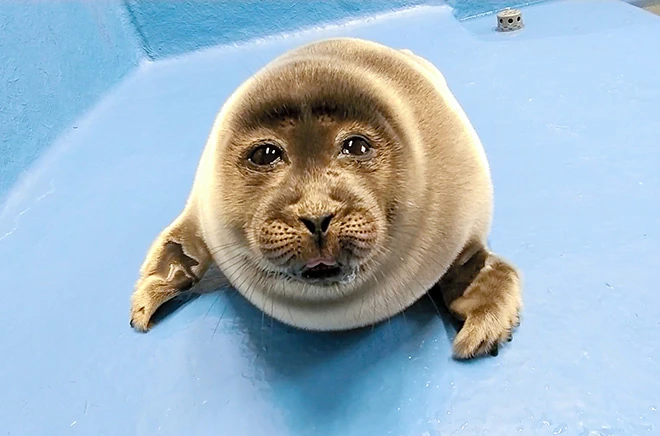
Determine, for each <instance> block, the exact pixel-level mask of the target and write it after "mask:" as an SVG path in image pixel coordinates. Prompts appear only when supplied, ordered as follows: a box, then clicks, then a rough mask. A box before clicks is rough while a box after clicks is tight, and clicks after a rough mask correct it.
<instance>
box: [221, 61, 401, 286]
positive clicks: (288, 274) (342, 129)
mask: <svg viewBox="0 0 660 436" xmlns="http://www.w3.org/2000/svg"><path fill="white" fill-rule="evenodd" d="M347 65H348V66H347ZM360 76H361V73H360V72H359V71H355V69H354V68H353V67H352V64H350V63H347V64H341V63H339V64H338V63H337V62H332V63H331V62H328V61H327V60H326V59H323V58H322V57H319V56H300V57H292V58H286V59H284V60H282V61H280V62H279V63H278V62H276V63H274V64H271V65H270V66H269V67H268V68H267V69H266V70H264V71H262V72H260V73H259V74H257V75H256V77H254V78H253V79H252V80H250V81H248V82H247V83H246V84H245V85H244V86H243V88H241V89H239V91H238V93H237V94H238V95H239V96H240V98H239V97H236V101H235V102H233V104H232V105H231V110H227V111H226V113H225V114H224V116H222V117H221V126H222V131H223V133H222V134H219V135H217V137H218V138H219V141H218V144H216V155H217V157H216V158H215V159H214V161H215V162H214V165H215V166H216V167H215V173H216V174H218V177H217V179H219V180H222V187H221V188H220V189H219V190H218V197H220V198H219V201H218V202H219V203H220V204H221V205H222V206H220V207H221V208H222V213H221V215H222V217H223V219H224V220H225V223H224V224H225V225H224V226H223V230H222V233H223V234H227V233H228V232H227V229H231V230H232V232H230V233H232V234H233V235H234V236H235V237H236V238H238V239H239V240H240V241H241V242H244V243H243V244H241V245H243V246H248V247H249V248H250V250H249V252H248V253H247V256H248V257H249V263H251V264H252V265H253V266H254V267H256V268H258V269H259V270H260V272H261V273H263V275H264V277H265V278H264V280H269V279H272V278H276V279H277V280H280V279H282V278H284V279H286V280H287V282H288V286H287V289H285V290H283V289H279V288H278V289H279V291H273V292H285V293H290V294H294V293H295V292H297V290H304V291H305V292H306V294H307V295H313V294H314V293H315V291H316V293H317V294H318V295H323V296H324V298H332V295H345V294H346V293H348V292H350V291H351V290H352V289H353V290H354V289H357V288H358V287H359V285H360V283H362V282H363V281H364V280H366V279H367V278H369V277H373V276H374V274H376V273H377V269H378V268H379V267H380V265H382V261H383V259H384V257H386V256H387V252H388V248H386V247H388V241H389V240H390V239H391V238H392V234H391V232H390V229H391V227H392V224H393V221H394V220H395V219H396V215H397V208H398V204H399V203H400V199H401V196H402V187H401V186H400V184H401V180H402V178H401V173H402V172H405V171H407V170H408V167H409V165H408V164H407V163H406V162H407V161H408V160H409V159H406V153H405V149H406V147H405V144H404V143H403V142H404V139H403V138H401V137H400V135H399V134H398V133H397V129H396V126H395V125H394V124H393V120H395V118H396V117H394V116H393V114H392V113H391V112H392V110H393V105H392V104H391V103H388V102H386V101H384V99H383V98H381V97H379V93H378V92H377V90H376V89H374V86H375V85H374V84H380V83H381V82H379V81H376V80H374V79H373V78H367V77H360ZM226 243H227V242H226V241H225V244H226ZM237 244H238V243H237ZM245 254H246V253H245V252H244V255H245ZM222 257H223V258H222V259H219V262H218V263H219V264H221V266H222V261H223V260H225V259H226V258H227V256H226V255H225V256H222ZM231 273H232V272H231V271H229V275H230V276H231ZM236 275H238V273H237V274H236ZM235 281H237V280H235ZM295 284H298V285H302V287H297V286H295ZM271 287H274V286H271ZM332 289H334V291H335V292H334V293H333V291H332Z"/></svg>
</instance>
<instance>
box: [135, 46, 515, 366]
mask: <svg viewBox="0 0 660 436" xmlns="http://www.w3.org/2000/svg"><path fill="white" fill-rule="evenodd" d="M355 134H358V135H361V136H363V137H364V138H366V139H367V140H368V142H369V143H370V144H371V145H373V150H375V151H374V152H373V156H372V157H371V158H369V159H364V160H359V159H353V158H345V157H344V156H342V155H341V146H342V143H343V141H344V139H346V138H348V137H350V136H351V135H355ZM264 141H267V142H269V143H272V144H276V145H278V146H279V147H281V149H282V150H283V156H282V160H281V161H280V162H279V163H278V164H277V165H274V166H273V167H271V168H269V169H263V168H259V167H255V166H254V165H251V164H250V163H249V162H248V161H247V156H248V155H249V153H250V151H251V150H252V149H253V147H255V146H256V145H258V144H260V143H263V142H264ZM491 215H492V186H491V180H490V173H489V169H488V163H487V161H486V158H485V155H484V152H483V149H482V147H481V144H480V142H479V139H478V137H477V135H476V133H475V131H474V129H473V128H472V126H471V125H470V123H469V121H468V119H467V117H466V116H465V114H464V113H463V111H462V109H461V108H460V106H459V105H458V103H457V102H456V100H455V99H454V97H453V95H452V94H451V92H450V91H449V89H448V88H447V86H446V83H445V81H444V78H443V77H442V75H441V73H440V72H439V71H438V70H437V69H436V68H435V67H434V66H433V65H431V64H430V63H429V62H428V61H426V60H424V59H422V58H419V57H417V56H415V55H414V54H412V53H411V52H409V51H407V50H404V51H400V50H394V49H391V48H388V47H384V46H381V45H379V44H375V43H372V42H368V41H362V40H357V39H348V38H341V39H333V40H326V41H321V42H318V43H314V44H310V45H306V46H303V47H300V48H298V49H296V50H292V51H290V52H288V53H286V54H284V55H282V56H280V57H279V58H277V59H276V60H274V61H273V62H271V63H270V64H269V65H268V66H267V67H265V68H264V69H262V70H261V71H260V72H258V73H257V74H256V75H255V76H254V77H252V78H251V79H250V80H248V81H247V82H246V83H244V84H243V85H242V86H241V87H240V88H239V89H238V90H237V91H236V92H235V93H234V94H233V95H232V96H231V97H230V99H229V100H228V102H227V103H226V104H225V106H224V107H223V109H222V111H221V112H220V114H219V115H218V117H217V120H216V123H215V125H214V126H213V129H212V132H211V134H210V136H209V141H208V143H207V145H206V148H205V150H204V153H203V156H202V159H201V160H200V164H199V168H198V171H197V175H196V178H195V182H194V185H193V189H192V192H191V194H190V197H189V200H188V203H187V205H186V207H185V208H184V210H183V212H182V213H181V215H180V216H179V217H178V218H177V220H176V221H175V222H174V223H173V224H172V225H170V226H169V227H168V228H167V229H165V230H164V231H163V232H162V233H161V235H160V236H159V237H158V238H157V239H156V241H155V242H154V243H153V244H152V247H151V249H150V251H149V253H148V254H147V258H146V260H145V263H144V265H143V267H142V269H141V276H140V279H139V280H138V283H137V285H136V289H135V292H134V294H133V297H132V311H131V325H133V326H134V327H135V328H136V329H137V330H140V331H145V330H147V329H148V328H149V327H150V318H151V315H152V314H153V313H154V311H155V310H156V309H157V308H158V307H159V306H160V305H161V304H163V303H164V302H165V301H167V300H168V299H170V298H173V297H174V296H176V295H178V294H179V293H180V292H183V291H184V290H187V289H189V288H190V287H191V286H192V285H194V284H195V283H196V282H197V281H198V279H199V278H200V277H201V276H202V275H203V274H204V272H205V271H206V269H207V268H208V267H209V266H210V265H211V264H212V263H216V264H217V265H218V267H219V269H220V271H221V272H222V273H223V274H224V275H225V276H226V278H227V279H228V280H229V282H230V283H231V284H232V285H233V286H234V287H235V288H236V289H238V291H239V292H241V293H242V294H243V295H244V296H245V297H246V298H247V299H248V300H250V301H251V302H252V303H253V304H255V305H256V306H257V307H259V308H260V309H261V310H263V311H265V312H267V313H268V314H270V315H271V316H273V317H275V318H277V319H279V320H281V321H282V322H285V323H288V324H291V325H295V326H298V327H301V328H305V329H313V330H337V329H348V328H354V327H360V326H364V325H369V324H372V323H376V322H379V321H381V320H384V319H387V318H388V317H391V316H393V315H395V314H397V313H399V312H401V311H402V310H403V309H405V308H406V307H408V306H410V305H411V304H412V303H413V302H415V301H416V300H417V299H419V298H420V297H421V296H422V295H424V294H425V293H426V292H427V291H428V290H429V289H430V288H431V287H432V286H433V285H434V284H435V283H438V282H439V281H440V285H441V287H444V288H446V291H443V292H445V295H446V296H447V297H446V298H445V301H446V302H447V304H448V306H449V308H450V310H451V311H452V312H453V313H454V314H455V315H456V316H458V317H459V318H461V319H463V320H465V325H464V327H463V328H462V329H461V331H460V332H459V333H458V335H457V337H456V339H455V342H454V352H455V354H456V356H458V357H464V358H466V357H472V356H475V355H480V354H484V353H486V352H488V350H489V349H490V348H492V346H493V345H497V344H499V343H501V342H502V341H503V340H505V339H506V338H507V337H508V335H509V334H510V332H511V330H512V328H513V327H514V326H515V324H516V322H517V319H518V312H519V310H520V307H521V304H522V303H521V296H520V295H521V292H520V285H519V278H518V273H517V272H516V270H515V269H514V268H513V267H512V266H511V265H509V264H507V263H505V262H504V261H502V260H500V259H499V258H497V257H495V256H494V255H493V254H491V253H489V252H488V251H487V250H486V248H485V247H486V238H487V236H488V232H489V230H490V223H491ZM322 217H331V220H329V221H327V222H326V224H327V223H329V224H328V225H327V232H326V233H325V234H324V236H323V237H319V236H318V234H314V235H313V234H311V233H310V230H308V228H309V223H310V222H312V221H314V220H316V219H317V218H318V222H317V223H318V225H320V223H321V221H320V219H321V218H322ZM305 220H307V224H305V223H304V221H305ZM319 256H320V257H331V258H334V259H337V260H338V261H339V262H340V264H341V265H342V266H343V270H342V274H343V275H342V280H341V281H339V279H338V281H336V282H329V283H322V284H321V283H312V282H308V281H305V280H302V279H300V277H299V276H297V275H296V274H295V271H299V270H300V268H301V267H302V266H303V265H304V264H305V262H307V261H309V260H310V259H313V258H315V257H319ZM475 265H476V266H475ZM466 277H468V278H467V279H466ZM452 289H454V291H455V290H456V289H462V291H461V292H460V294H458V295H451V294H452Z"/></svg>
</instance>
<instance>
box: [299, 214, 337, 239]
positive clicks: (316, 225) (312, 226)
mask: <svg viewBox="0 0 660 436" xmlns="http://www.w3.org/2000/svg"><path fill="white" fill-rule="evenodd" d="M333 217H334V215H332V214H324V215H321V216H317V217H300V221H302V223H303V224H304V225H305V227H307V230H309V232H310V233H311V234H312V235H321V234H325V233H326V232H327V231H328V227H330V221H332V218H333Z"/></svg>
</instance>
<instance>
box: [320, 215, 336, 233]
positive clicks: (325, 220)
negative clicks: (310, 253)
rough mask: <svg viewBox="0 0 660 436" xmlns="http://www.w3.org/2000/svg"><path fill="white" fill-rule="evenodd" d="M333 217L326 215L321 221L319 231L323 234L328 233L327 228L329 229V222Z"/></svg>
mask: <svg viewBox="0 0 660 436" xmlns="http://www.w3.org/2000/svg"><path fill="white" fill-rule="evenodd" d="M333 217H334V215H326V216H324V217H323V218H322V220H321V231H322V232H323V233H325V232H327V231H328V227H330V221H332V218H333Z"/></svg>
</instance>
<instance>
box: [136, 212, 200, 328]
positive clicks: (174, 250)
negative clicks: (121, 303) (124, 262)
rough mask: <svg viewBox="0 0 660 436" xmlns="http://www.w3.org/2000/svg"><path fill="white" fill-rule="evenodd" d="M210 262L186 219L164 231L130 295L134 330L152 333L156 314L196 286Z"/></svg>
mask: <svg viewBox="0 0 660 436" xmlns="http://www.w3.org/2000/svg"><path fill="white" fill-rule="evenodd" d="M210 259H211V256H210V255H209V252H208V249H207V248H206V245H205V244H204V242H203V241H202V239H201V238H200V237H199V236H198V228H197V226H196V224H195V223H194V222H192V221H191V220H188V219H186V217H185V216H180V217H179V218H177V219H176V220H175V221H174V222H173V223H172V224H171V225H170V226H169V227H167V228H166V229H165V230H163V231H162V232H161V234H160V235H158V237H157V238H156V240H155V241H154V242H153V243H152V245H151V248H150V249H149V252H148V253H147V257H146V259H145V260H144V263H143V264H142V268H141V269H140V278H139V279H138V281H137V283H136V285H135V290H134V292H133V295H132V296H131V322H130V324H131V327H133V328H134V329H135V330H137V331H141V332H145V331H147V330H149V328H151V317H152V315H153V314H154V312H156V310H157V309H158V308H159V307H160V306H161V305H163V304H164V303H165V302H167V301H169V300H171V299H172V298H174V297H176V296H178V295H180V294H181V293H182V292H185V291H187V290H189V289H190V288H192V287H193V286H194V285H195V284H197V282H199V280H200V279H201V277H202V276H203V275H204V273H205V272H206V269H207V268H208V266H209V264H210Z"/></svg>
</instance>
